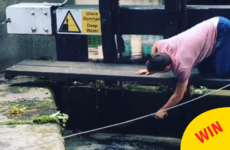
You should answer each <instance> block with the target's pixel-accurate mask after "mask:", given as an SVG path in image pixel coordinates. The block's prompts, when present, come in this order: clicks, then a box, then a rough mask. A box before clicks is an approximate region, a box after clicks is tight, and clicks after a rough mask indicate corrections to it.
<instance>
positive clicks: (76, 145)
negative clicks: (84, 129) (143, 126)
mask: <svg viewBox="0 0 230 150" xmlns="http://www.w3.org/2000/svg"><path fill="white" fill-rule="evenodd" d="M180 142H181V141H180V139H175V138H166V137H153V136H140V135H118V134H103V133H100V134H99V133H98V134H95V135H92V136H90V137H74V138H70V139H66V143H65V144H66V149H68V150H180Z"/></svg>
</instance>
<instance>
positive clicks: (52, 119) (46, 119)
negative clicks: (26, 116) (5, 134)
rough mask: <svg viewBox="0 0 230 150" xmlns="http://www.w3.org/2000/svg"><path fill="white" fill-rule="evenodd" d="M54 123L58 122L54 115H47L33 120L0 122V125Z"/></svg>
mask: <svg viewBox="0 0 230 150" xmlns="http://www.w3.org/2000/svg"><path fill="white" fill-rule="evenodd" d="M47 123H56V124H60V122H59V120H58V119H57V118H55V117H50V116H47V115H44V116H40V117H37V118H35V119H33V120H12V121H6V122H2V123H0V126H1V125H22V124H47Z"/></svg>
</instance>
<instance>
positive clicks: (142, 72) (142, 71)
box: [136, 69, 153, 75]
mask: <svg viewBox="0 0 230 150" xmlns="http://www.w3.org/2000/svg"><path fill="white" fill-rule="evenodd" d="M136 74H137V75H142V74H144V75H150V74H153V73H151V72H148V71H147V69H142V70H139V71H138V72H136Z"/></svg>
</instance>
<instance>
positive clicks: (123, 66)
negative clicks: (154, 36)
mask: <svg viewBox="0 0 230 150" xmlns="http://www.w3.org/2000/svg"><path fill="white" fill-rule="evenodd" d="M17 65H23V66H25V65H30V66H45V67H64V68H70V67H71V68H101V69H116V70H117V69H118V70H127V69H129V70H132V71H138V70H140V69H145V65H126V64H121V65H119V64H105V63H93V62H87V63H86V62H67V61H41V60H24V61H22V62H20V63H18V64H17Z"/></svg>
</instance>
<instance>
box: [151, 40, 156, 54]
mask: <svg viewBox="0 0 230 150" xmlns="http://www.w3.org/2000/svg"><path fill="white" fill-rule="evenodd" d="M157 46H158V41H157V42H155V43H154V44H153V48H152V53H151V55H153V54H155V53H157V51H158V50H157Z"/></svg>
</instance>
